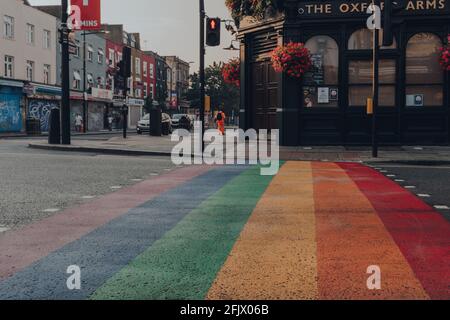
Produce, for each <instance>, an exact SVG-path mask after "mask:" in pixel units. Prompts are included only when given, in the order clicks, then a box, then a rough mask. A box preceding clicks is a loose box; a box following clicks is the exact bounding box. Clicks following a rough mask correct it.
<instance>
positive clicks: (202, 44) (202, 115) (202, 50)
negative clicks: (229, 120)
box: [199, 0, 206, 154]
mask: <svg viewBox="0 0 450 320" xmlns="http://www.w3.org/2000/svg"><path fill="white" fill-rule="evenodd" d="M199 1H200V71H199V78H200V122H201V125H202V154H203V151H204V150H205V143H204V139H203V131H204V129H205V17H206V14H205V0H199Z"/></svg>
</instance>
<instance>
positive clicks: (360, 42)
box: [348, 28, 397, 50]
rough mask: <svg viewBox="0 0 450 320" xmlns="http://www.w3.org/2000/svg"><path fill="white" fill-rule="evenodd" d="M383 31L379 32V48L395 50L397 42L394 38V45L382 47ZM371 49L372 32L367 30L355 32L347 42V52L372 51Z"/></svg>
mask: <svg viewBox="0 0 450 320" xmlns="http://www.w3.org/2000/svg"><path fill="white" fill-rule="evenodd" d="M382 44H383V29H381V30H380V46H381V49H396V48H397V42H396V41H395V38H394V43H393V44H392V45H391V46H389V47H383V46H382ZM372 48H373V32H372V31H371V30H369V29H367V28H364V29H359V30H356V31H355V32H353V33H352V35H351V36H350V39H349V40H348V49H349V50H372Z"/></svg>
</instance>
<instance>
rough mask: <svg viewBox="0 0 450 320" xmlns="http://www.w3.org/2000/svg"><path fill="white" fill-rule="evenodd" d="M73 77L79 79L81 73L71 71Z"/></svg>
mask: <svg viewBox="0 0 450 320" xmlns="http://www.w3.org/2000/svg"><path fill="white" fill-rule="evenodd" d="M73 78H74V79H75V80H78V81H81V75H80V73H79V72H78V71H74V72H73Z"/></svg>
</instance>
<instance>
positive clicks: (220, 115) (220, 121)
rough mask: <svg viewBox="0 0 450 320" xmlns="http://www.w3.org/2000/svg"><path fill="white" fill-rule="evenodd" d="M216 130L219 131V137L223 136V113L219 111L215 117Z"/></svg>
mask: <svg viewBox="0 0 450 320" xmlns="http://www.w3.org/2000/svg"><path fill="white" fill-rule="evenodd" d="M215 120H216V123H217V129H219V131H220V134H221V135H225V112H223V111H222V110H219V112H218V113H217V116H216V119H215Z"/></svg>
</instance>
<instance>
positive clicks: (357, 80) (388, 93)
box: [348, 59, 396, 107]
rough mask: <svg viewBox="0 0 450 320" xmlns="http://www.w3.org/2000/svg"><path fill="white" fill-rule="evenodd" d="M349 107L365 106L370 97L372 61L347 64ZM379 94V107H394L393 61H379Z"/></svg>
mask: <svg viewBox="0 0 450 320" xmlns="http://www.w3.org/2000/svg"><path fill="white" fill-rule="evenodd" d="M348 73H349V93H348V99H349V100H348V102H349V106H352V107H355V106H358V107H360V106H365V105H366V103H367V98H369V97H371V96H372V73H373V63H372V60H353V61H350V62H349V67H348ZM379 77H380V94H379V105H380V106H383V107H393V106H395V96H396V95H395V93H396V86H395V78H396V63H395V60H387V59H383V60H380V66H379Z"/></svg>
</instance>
